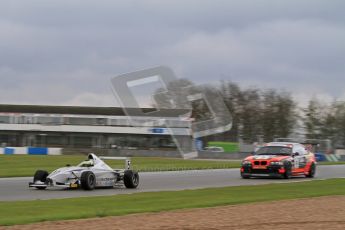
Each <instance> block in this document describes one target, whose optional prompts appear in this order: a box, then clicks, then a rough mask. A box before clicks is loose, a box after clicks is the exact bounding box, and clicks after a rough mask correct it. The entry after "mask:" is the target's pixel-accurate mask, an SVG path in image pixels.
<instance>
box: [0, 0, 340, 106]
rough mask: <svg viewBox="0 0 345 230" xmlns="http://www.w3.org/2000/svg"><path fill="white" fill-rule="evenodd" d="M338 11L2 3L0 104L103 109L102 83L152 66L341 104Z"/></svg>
mask: <svg viewBox="0 0 345 230" xmlns="http://www.w3.org/2000/svg"><path fill="white" fill-rule="evenodd" d="M344 6H345V2H344V1H338V0H334V1H332V3H330V2H325V1H322V0H313V1H309V0H304V1H300V0H296V1H293V0H291V1H279V0H265V1H264V3H263V2H261V1H260V2H259V1H257V2H256V1H245V0H244V1H225V0H219V1H212V2H202V3H201V2H200V1H196V0H191V1H187V2H186V1H182V0H181V1H178V0H177V1H164V2H162V1H157V0H146V1H137V0H132V1H116V2H114V1H110V0H107V1H105V0H104V1H99V2H94V1H81V0H76V1H59V2H54V3H51V2H49V3H48V2H46V1H42V0H28V1H25V2H23V1H16V0H11V1H6V0H5V1H1V3H0V79H1V82H0V83H1V84H0V102H2V103H30V104H39V103H45V104H47V103H52V104H64V103H73V104H78V103H81V104H83V105H85V103H88V101H89V102H90V103H96V104H97V103H100V104H102V103H105V104H108V103H109V102H110V101H109V100H108V99H104V101H105V102H102V101H103V99H102V98H103V96H102V95H108V94H111V91H110V87H109V85H110V81H109V79H110V78H111V77H113V76H116V75H118V74H121V73H126V72H130V71H135V70H137V69H143V68H149V67H152V66H158V65H167V66H171V67H172V68H173V69H174V70H175V71H176V73H177V75H178V76H180V77H185V78H189V79H191V80H192V81H195V82H196V83H198V84H199V83H207V82H210V81H212V82H214V81H216V80H232V81H235V82H237V83H239V84H240V85H243V86H253V85H257V86H259V87H266V88H269V87H274V88H283V89H285V90H287V91H291V92H292V94H293V95H302V96H301V97H298V98H305V97H308V95H309V93H308V92H309V91H312V92H313V93H314V94H318V93H321V94H322V95H324V96H323V97H341V95H344V94H345V90H344V87H343V83H342V82H343V79H344V75H345V67H344V64H343V63H345V55H344V53H345V43H344V40H345V23H344V22H345V16H344V14H343V10H342V9H343V7H344ZM42 94H44V95H42ZM105 98H107V97H106V96H105ZM299 100H301V101H303V100H304V99H299Z"/></svg>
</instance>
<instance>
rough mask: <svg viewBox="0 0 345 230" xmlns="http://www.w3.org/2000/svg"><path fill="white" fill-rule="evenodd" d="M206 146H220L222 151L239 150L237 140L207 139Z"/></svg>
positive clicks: (231, 151)
mask: <svg viewBox="0 0 345 230" xmlns="http://www.w3.org/2000/svg"><path fill="white" fill-rule="evenodd" d="M207 146H217V147H222V148H223V149H224V152H228V153H237V152H239V151H240V146H239V144H238V142H225V141H209V142H208V143H207Z"/></svg>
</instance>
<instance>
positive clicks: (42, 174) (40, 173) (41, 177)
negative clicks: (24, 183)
mask: <svg viewBox="0 0 345 230" xmlns="http://www.w3.org/2000/svg"><path fill="white" fill-rule="evenodd" d="M48 175H49V173H48V172H47V171H44V170H37V171H36V172H35V175H34V182H36V181H41V182H46V180H47V176H48ZM36 188H37V189H40V190H43V189H46V187H36Z"/></svg>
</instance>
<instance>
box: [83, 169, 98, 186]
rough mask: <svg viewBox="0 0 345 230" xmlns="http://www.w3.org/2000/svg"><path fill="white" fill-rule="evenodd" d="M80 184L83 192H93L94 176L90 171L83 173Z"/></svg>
mask: <svg viewBox="0 0 345 230" xmlns="http://www.w3.org/2000/svg"><path fill="white" fill-rule="evenodd" d="M80 184H81V187H82V188H83V189H84V190H93V189H94V188H95V186H96V176H95V174H94V173H93V172H91V171H85V172H83V173H82V174H81V177H80Z"/></svg>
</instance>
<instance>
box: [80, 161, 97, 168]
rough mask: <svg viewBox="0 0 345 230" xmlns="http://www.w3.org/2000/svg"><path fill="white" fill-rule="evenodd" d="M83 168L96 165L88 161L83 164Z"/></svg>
mask: <svg viewBox="0 0 345 230" xmlns="http://www.w3.org/2000/svg"><path fill="white" fill-rule="evenodd" d="M81 165H82V167H91V166H93V165H94V163H93V160H86V161H83V162H82V163H81Z"/></svg>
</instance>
